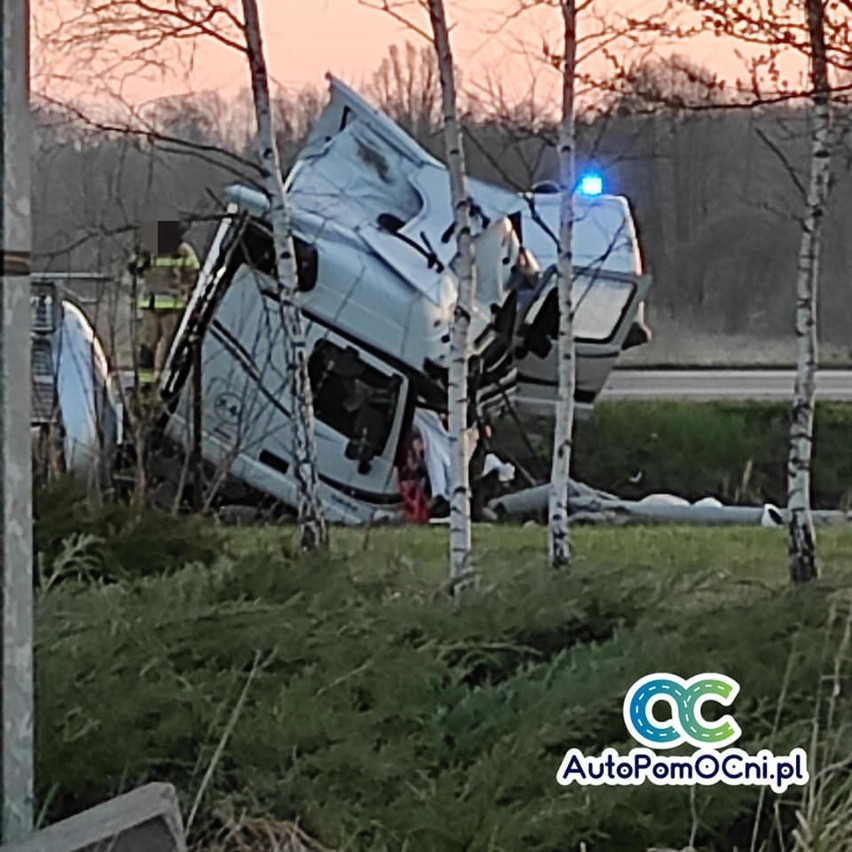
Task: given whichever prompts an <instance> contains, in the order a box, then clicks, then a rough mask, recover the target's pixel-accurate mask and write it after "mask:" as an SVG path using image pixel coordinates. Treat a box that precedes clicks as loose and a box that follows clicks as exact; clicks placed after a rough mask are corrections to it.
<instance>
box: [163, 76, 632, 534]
mask: <svg viewBox="0 0 852 852" xmlns="http://www.w3.org/2000/svg"><path fill="white" fill-rule="evenodd" d="M285 188H286V192H287V196H288V201H289V204H290V208H291V211H292V225H293V235H294V243H295V250H296V256H297V266H298V270H299V276H298V289H299V294H298V297H299V302H300V305H301V308H302V311H303V315H304V318H305V325H306V337H307V347H308V353H309V354H308V370H309V374H310V380H311V386H312V390H313V395H314V407H315V413H316V439H317V454H318V466H319V477H320V483H321V484H320V488H321V496H322V499H323V501H324V504H325V506H326V510H327V514H328V517H329V519H330V520H332V521H336V522H343V523H364V522H367V521H369V520H371V519H372V518H373V517H374V516H375V513H376V511H377V510H388V509H393V508H396V507H398V505H399V503H400V494H399V488H398V481H397V469H396V465H397V462H398V454H399V451H400V447H401V444H402V442H403V439H404V437H405V436H406V435H407V433H408V431H409V430H410V428H411V422H412V418H413V415H414V411H415V408H417V407H424V408H432V409H435V410H441V409H445V407H446V376H447V365H448V359H449V330H450V324H451V322H452V316H453V310H454V307H455V301H456V298H457V280H456V277H455V275H454V273H453V270H452V261H453V258H454V255H455V239H454V234H453V214H452V205H451V201H450V194H449V178H448V174H447V171H446V169H445V167H444V166H443V165H442V164H441V163H440V162H439V161H438V160H436V159H435V158H433V157H432V156H431V155H429V154H428V153H427V152H425V151H424V150H423V149H422V148H421V147H420V146H419V145H418V144H417V143H416V142H415V141H414V140H413V139H411V138H410V137H409V136H408V135H407V134H405V133H404V132H403V131H402V130H401V129H400V128H399V127H397V126H396V125H395V124H394V123H393V122H391V121H390V120H389V119H388V118H387V117H386V116H384V115H382V114H381V113H379V112H377V111H376V110H375V109H373V108H372V107H370V106H369V105H368V104H367V103H366V102H364V101H363V100H362V99H361V98H359V97H358V96H357V95H356V94H355V93H354V92H352V91H351V90H350V89H348V88H347V87H346V86H345V85H343V84H342V83H340V82H339V81H337V80H335V79H331V100H330V103H329V104H328V106H327V107H326V109H325V110H324V112H323V113H322V115H321V117H320V119H319V120H318V122H317V125H316V126H315V128H314V129H313V131H312V133H311V135H310V137H309V139H308V141H307V143H306V145H305V147H304V149H303V150H302V151H301V153H300V155H299V157H298V159H297V161H296V163H295V165H294V166H293V168H292V170H291V172H290V174H289V176H288V178H287V181H286V186H285ZM470 192H471V196H472V203H473V211H474V223H473V224H474V240H475V251H476V271H477V288H478V289H477V302H476V307H475V310H474V315H473V317H472V318H471V341H472V350H471V390H472V398H473V400H474V405H473V408H474V409H475V410H476V411H479V412H482V411H484V410H487V409H492V408H495V407H503V406H507V405H510V404H512V401H513V397H514V395H515V384H516V372H517V356H516V349H517V348H518V347H519V346H520V347H521V349H522V352H523V356H524V357H523V360H522V361H521V363H522V364H524V365H528V364H531V363H533V362H534V361H536V360H540V361H541V363H542V364H544V365H546V364H547V363H548V356H549V354H550V353H549V347H548V346H545V345H544V343H543V342H541V341H538V336H539V335H545V336H547V335H548V334H550V333H551V330H550V327H551V325H552V323H551V322H549V321H548V322H545V321H544V320H543V319H542V317H544V316H545V315H547V314H549V313H551V312H555V308H556V306H555V304H551V303H552V302H553V299H552V298H551V297H550V290H552V289H553V280H551V279H548V280H545V281H543V282H542V281H541V279H540V275H539V268H538V265H537V262H536V260H535V257H534V254H533V253H532V252H530V251H528V250H525V249H524V228H525V220H526V219H527V218H528V212H529V209H530V208H529V204H528V200H527V199H526V198H524V197H523V196H519V195H517V194H515V193H512V192H509V191H506V190H503V189H500V188H498V187H495V186H492V185H489V184H486V183H483V182H480V181H473V180H472V181H471V182H470ZM228 195H229V200H230V204H229V206H228V210H227V213H226V215H225V216H224V218H223V221H222V223H221V225H220V227H219V229H218V231H217V233H216V235H215V237H214V240H213V243H212V245H211V248H210V250H209V252H208V254H207V257H206V259H205V262H204V264H203V267H202V270H201V274H200V276H199V280H198V284H197V286H196V289H195V292H194V293H193V296H192V299H191V300H190V303H189V305H188V308H187V311H186V314H185V316H184V318H183V321H182V323H181V327H180V328H179V330H178V334H177V335H176V338H175V343H174V345H173V347H172V351H171V353H170V356H169V359H168V362H167V365H166V369H165V371H164V373H163V378H162V382H161V387H160V391H161V393H162V395H163V397H164V399H165V400H166V402H167V406H168V409H169V412H170V414H169V417H168V419H167V421H166V423H165V436H166V438H167V439H168V441H169V442H173V443H174V444H177V445H178V448H179V449H180V450H181V452H186V451H188V450H189V449H190V447H191V444H192V434H193V429H192V422H193V383H192V382H191V381H190V377H191V374H192V363H193V359H192V348H193V340H194V339H200V340H201V341H202V343H201V358H200V363H201V387H200V390H201V393H200V398H201V400H202V406H201V411H200V422H201V430H200V431H201V434H202V436H203V441H202V446H201V452H202V457H203V459H204V462H205V466H206V468H207V476H208V479H209V478H210V477H212V478H213V480H214V482H215V483H216V484H217V486H218V488H219V492H220V493H221V495H222V499H223V500H226V501H239V502H243V501H244V500H247V499H252V497H259V496H262V497H264V498H272V499H273V500H275V501H277V502H280V503H281V504H284V505H285V506H291V507H292V506H295V505H297V503H298V494H297V486H296V480H295V477H294V476H293V474H292V470H291V467H292V458H291V440H292V428H291V423H290V417H291V412H292V411H293V410H294V407H293V405H292V400H291V399H290V397H289V394H290V390H289V381H288V372H287V365H286V363H285V356H286V347H285V345H284V340H283V328H282V323H281V321H280V319H281V318H280V304H279V295H278V288H277V285H276V282H275V280H274V251H273V247H272V239H271V233H270V229H269V225H268V222H267V221H266V213H267V210H268V201H267V199H266V197H265V195H264V194H263V193H261V192H259V191H257V190H253V189H250V188H248V187H245V186H234V187H231V188H229V190H228ZM630 287H631V288H632V289H631V290H630V294H631V295H630V297H629V298H628V301H627V303H626V304H619V306H618V311H617V316H614V320H613V322H611V323H610V324H611V325H615V326H617V328H616V330H615V336H614V337H613V335H611V334H610V335H609V336H608V337H607V341H606V343H605V344H602V345H603V346H605V347H606V350H605V351H607V352H609V351H610V348H611V346H612V345H614V344H613V341H614V340H615V341H616V342H617V340H619V339H621V338H620V337H619V335H620V334H621V328H622V325H626V326H628V327H629V326H630V324H631V322H632V320H633V316H634V315H635V313H636V305H637V304H638V302H639V301H640V300H641V298H642V294H643V291H642V287H641V284H640V282H639V281H638V280H636V281H632V282H631V284H630ZM519 305H521V306H522V310H521V311H519ZM601 310H602V311H604V312H605V308H601ZM554 339H555V338H554ZM551 343H552V341H551ZM540 351H541V352H543V354H539V352H540ZM589 351H594V344H592V348H591V349H590V350H589ZM601 351H604V350H603V349H602V350H601ZM579 368H580V371H581V373H582V370H583V364H582V361H581V362H580V367H579ZM527 369H528V371H529V370H531V369H532V368H527ZM607 372H608V371H607ZM595 376H596V379H595V380H597V374H595ZM605 379H606V375H603V376H602V378H601V380H600V385H601V386H602V384H603V381H604V380H605ZM597 390H600V387H598V388H597ZM196 398H197V396H196Z"/></svg>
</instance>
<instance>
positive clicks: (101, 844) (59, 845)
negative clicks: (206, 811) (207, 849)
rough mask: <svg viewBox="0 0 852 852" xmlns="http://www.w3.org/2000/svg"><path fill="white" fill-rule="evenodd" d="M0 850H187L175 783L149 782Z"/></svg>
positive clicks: (93, 851) (142, 851)
mask: <svg viewBox="0 0 852 852" xmlns="http://www.w3.org/2000/svg"><path fill="white" fill-rule="evenodd" d="M0 852H186V838H185V836H184V830H183V820H182V819H181V815H180V809H179V808H178V803H177V797H176V795H175V788H174V787H173V786H172V785H171V784H146V785H145V786H143V787H137V788H136V789H135V790H132V791H131V792H130V793H125V794H124V795H122V796H116V798H114V799H110V800H109V801H108V802H104V803H103V804H101V805H97V806H96V807H94V808H90V809H89V810H87V811H83V812H82V813H79V814H75V815H74V816H72V817H69V818H68V819H65V820H62V822H57V823H54V824H53V825H51V826H48V827H47V828H45V829H43V830H41V831H37V832H36V833H35V834H33V835H32V836H30V837H29V838H27V839H26V840H23V841H20V842H18V843H13V844H11V845H7V846H2V847H0Z"/></svg>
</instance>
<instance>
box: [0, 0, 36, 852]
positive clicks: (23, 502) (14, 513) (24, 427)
mask: <svg viewBox="0 0 852 852" xmlns="http://www.w3.org/2000/svg"><path fill="white" fill-rule="evenodd" d="M0 3H2V6H0V8H2V31H3V35H2V48H0V49H2V62H0V66H2V78H0V87H2V95H3V112H2V119H0V121H2V124H0V174H2V181H3V206H2V211H3V212H2V214H0V258H2V278H0V490H2V493H0V502H1V503H2V522H0V537H2V570H3V582H2V590H3V592H2V594H3V676H2V707H3V839H4V841H6V842H14V841H18V840H21V839H22V838H24V837H26V836H27V835H28V834H29V833H30V832H31V831H32V826H33V611H32V610H33V577H32V564H33V563H32V560H33V554H32V467H31V465H32V456H31V450H30V441H31V438H30V414H31V411H30V409H31V400H30V396H31V385H30V322H31V319H30V240H31V231H30V152H31V148H32V132H31V124H30V111H29V0H0Z"/></svg>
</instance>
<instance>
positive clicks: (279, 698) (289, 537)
mask: <svg viewBox="0 0 852 852" xmlns="http://www.w3.org/2000/svg"><path fill="white" fill-rule="evenodd" d="M69 505H73V515H74V520H73V524H74V527H73V528H74V529H76V530H77V531H80V530H84V529H86V528H88V529H91V530H95V531H97V532H98V533H99V534H100V535H101V536H102V539H101V540H88V543H87V540H82V542H80V541H79V540H78V548H77V552H76V555H75V556H73V557H72V556H69V555H68V554H67V553H66V554H65V558H64V561H63V556H62V548H61V547H59V546H58V543H57V538H59V537H61V536H58V535H57V533H56V528H55V522H52V521H51V520H50V515H51V512H50V511H48V508H47V506H46V504H45V502H44V501H43V500H42V502H41V503H40V507H41V508H40V514H41V522H40V536H39V541H40V543H41V545H42V547H43V548H45V550H46V551H48V552H50V553H52V554H53V556H52V557H51V558H45V559H43V563H44V564H43V571H42V578H43V583H44V584H46V583H47V581H48V580H49V579H50V577H51V576H53V577H56V575H55V574H54V573H52V572H53V565H54V563H56V562H57V560H58V562H59V563H60V564H61V565H62V566H64V567H62V569H61V570H62V575H61V576H59V577H58V578H56V582H55V583H54V584H53V586H52V587H50V588H49V589H48V590H47V591H42V592H40V596H39V602H38V617H37V642H38V644H37V676H38V710H37V749H38V778H39V797H40V801H41V802H42V803H44V804H45V805H46V808H47V811H48V812H49V814H50V816H51V817H52V818H53V817H58V816H60V815H64V814H68V813H71V812H74V811H75V810H77V809H79V808H83V807H85V806H87V805H89V804H92V803H95V802H97V801H100V800H102V799H104V798H106V797H108V796H109V795H111V794H113V793H115V792H117V791H119V790H121V789H126V788H129V787H131V786H133V785H135V784H137V783H140V782H142V781H144V780H148V779H159V780H168V781H172V782H174V783H175V784H176V785H177V787H178V790H179V791H180V795H181V800H182V806H183V812H184V814H185V815H189V814H190V813H191V812H192V811H193V809H194V805H195V803H196V800H197V805H198V807H197V811H196V816H195V818H194V819H193V822H192V826H191V829H190V837H191V840H192V842H193V843H194V844H196V848H198V849H201V848H204V849H211V848H220V849H221V848H227V849H228V850H233V852H236V850H238V849H245V848H249V847H248V846H240V845H239V841H238V838H237V837H236V836H234V837H232V838H231V840H230V841H228V842H227V843H226V844H225V845H223V846H216V845H215V844H213V843H212V842H211V841H210V839H209V838H210V837H212V834H213V833H214V832H215V830H216V829H217V827H221V825H222V823H223V822H227V821H228V819H229V818H236V817H238V816H239V814H241V813H248V814H251V815H253V816H254V817H257V818H261V819H263V820H267V821H268V822H267V825H269V826H270V827H271V826H272V825H273V822H274V821H281V820H286V819H298V820H299V821H300V822H301V824H302V825H303V827H304V828H305V829H306V830H307V831H308V832H309V833H310V834H311V835H313V836H315V837H318V838H320V839H321V840H322V841H323V842H324V843H326V844H327V845H329V846H334V847H336V848H339V849H350V850H356V849H357V850H368V849H370V850H373V849H375V850H394V852H395V850H403V849H406V850H429V852H431V850H435V852H441V850H483V852H484V850H509V852H515V850H524V851H525V852H526V850H553V852H557V850H558V852H566V850H576V849H579V848H581V846H580V844H581V843H585V844H586V846H585V848H586V849H588V850H589V852H599V850H606V851H607V852H608V850H627V852H630V850H646V849H648V848H650V847H652V846H657V847H671V848H677V849H681V848H683V847H685V846H686V845H687V844H688V843H689V842H692V843H693V845H694V847H695V848H697V849H701V850H711V849H712V850H722V849H724V850H730V849H732V848H735V847H736V848H739V849H748V848H750V842H751V837H752V832H753V829H754V826H755V820H756V817H757V815H759V817H760V819H759V823H758V827H757V837H758V840H759V842H758V844H757V845H756V846H755V847H754V848H761V846H760V843H762V842H763V841H764V840H765V841H766V843H767V844H768V845H767V846H766V847H765V848H767V849H768V848H773V849H776V848H777V849H780V848H785V849H788V850H789V849H792V848H793V844H792V841H791V839H790V836H791V831H792V828H793V826H794V825H795V824H796V818H795V810H796V809H797V808H800V807H803V806H804V807H805V809H806V810H807V804H808V802H809V801H810V802H812V803H813V804H814V807H813V808H811V813H810V814H809V817H808V824H809V825H810V826H811V827H812V828H813V830H814V831H815V832H816V833H817V834H818V835H819V839H820V843H821V845H817V844H812V845H811V846H808V847H803V848H808V849H814V850H816V849H825V850H829V849H830V850H832V852H840V850H844V849H850V848H852V828H850V826H852V805H850V786H852V784H851V783H850V781H849V777H850V773H849V771H848V762H847V761H848V755H849V754H850V753H852V736H851V735H852V727H850V726H852V704H850V699H849V695H850V692H849V681H848V674H849V662H848V656H849V637H848V633H847V635H846V636H845V637H844V628H846V629H847V631H848V624H849V622H848V621H847V618H848V614H849V612H850V601H852V596H850V592H852V536H850V534H849V533H848V531H846V530H839V529H835V530H825V531H823V532H821V533H820V537H819V546H820V557H821V563H822V567H823V577H822V579H821V580H820V582H819V583H818V584H815V585H813V586H811V587H809V588H803V589H795V590H793V589H790V588H788V585H787V577H786V555H785V540H784V535H783V532H779V531H777V530H761V529H749V530H742V529H741V530H723V531H718V530H707V529H686V528H679V529H678V528H655V529H650V528H648V529H645V528H620V529H578V530H576V533H575V544H576V554H577V555H576V561H575V564H574V566H573V567H572V569H571V570H570V571H567V572H564V573H560V574H555V573H553V572H551V571H550V570H549V569H548V568H547V567H546V563H545V559H544V551H545V534H544V531H543V530H542V529H541V528H530V529H519V528H517V527H496V526H495V527H485V526H483V527H479V528H477V530H476V534H475V543H476V549H477V564H478V568H479V570H480V573H481V584H480V588H479V589H478V590H476V591H473V592H472V593H470V594H469V595H467V596H466V597H465V598H464V600H462V601H461V603H460V604H458V605H457V604H454V603H453V602H451V601H449V600H447V598H446V596H445V595H444V593H443V590H442V582H443V579H444V576H445V562H446V531H445V530H443V529H429V528H425V529H424V528H419V529H411V528H408V529H384V530H373V531H372V532H370V533H369V534H365V533H364V532H363V531H353V530H334V532H333V548H332V552H331V554H330V555H328V556H325V557H322V558H309V559H303V558H301V557H299V556H298V555H295V554H294V548H295V542H296V539H295V537H294V535H293V531H292V530H291V529H286V528H283V529H282V528H279V529H265V530H255V529H240V530H228V531H223V530H220V529H217V528H216V527H215V526H214V525H212V524H211V525H204V524H203V523H202V522H197V521H190V522H189V524H190V526H185V525H183V522H182V521H181V520H175V521H172V522H169V524H170V525H164V521H163V519H162V518H161V517H160V516H156V515H154V516H149V517H148V518H147V519H146V520H144V521H143V522H142V525H141V526H137V522H135V521H133V520H132V519H131V518H130V517H129V516H128V515H127V514H126V512H125V510H118V509H111V510H110V511H111V512H112V513H113V514H112V519H111V521H110V522H109V523H102V522H101V520H100V515H101V513H100V512H96V511H92V512H90V511H89V510H85V509H84V507H83V506H82V505H81V504H69V502H68V496H67V495H66V497H65V499H64V500H59V499H55V500H54V511H57V510H58V511H59V514H60V515H62V516H64V515H65V514H67V512H66V511H65V510H64V509H62V508H61V507H63V506H64V507H68V506H69ZM66 523H67V521H66ZM145 527H147V529H148V532H145V533H144V535H143V534H142V533H141V532H140V529H143V528H145ZM157 529H160V530H162V531H164V537H163V538H162V540H161V542H162V543H161V544H159V545H157V546H155V545H153V544H152V543H151V542H152V540H153V536H152V532H151V531H154V530H157ZM66 550H67V548H66ZM57 554H59V556H57ZM87 554H88V555H87ZM84 557H85V558H84ZM81 560H82V562H83V563H85V573H86V574H87V575H88V579H87V580H85V581H78V580H75V579H73V575H74V570H75V566H79V565H80V564H81ZM193 560H195V564H190V565H186V566H185V567H180V566H181V565H182V564H183V563H185V562H188V561H193ZM104 572H105V573H106V574H107V575H108V576H109V577H110V578H118V579H119V580H120V581H119V582H113V583H100V582H98V581H96V580H95V579H94V578H96V577H97V576H99V575H101V574H102V573H104ZM143 573H144V574H147V576H139V575H140V574H143ZM658 670H659V671H665V670H671V671H674V672H677V673H680V674H682V675H684V676H688V675H691V674H693V673H697V672H701V671H706V670H709V671H720V672H723V673H726V674H728V675H730V676H732V677H735V678H737V679H738V680H739V681H740V683H741V694H740V696H739V697H738V699H737V701H736V704H735V708H734V712H735V715H736V718H737V720H738V722H739V724H740V725H741V727H742V730H743V738H742V741H741V745H742V746H743V747H744V748H746V749H748V750H757V749H760V748H764V747H772V748H774V749H775V750H776V751H778V752H781V751H785V750H789V749H790V748H792V747H795V746H805V747H808V748H810V749H811V750H812V757H813V759H814V761H815V765H817V766H819V767H829V766H831V765H832V764H835V763H836V764H837V765H836V766H835V767H834V768H833V769H830V770H827V771H826V774H825V776H824V777H821V778H820V783H819V784H818V785H816V786H814V787H813V788H811V790H810V794H809V795H811V798H810V799H806V800H805V801H804V803H803V799H802V791H801V790H800V789H797V788H792V789H791V790H790V791H788V793H787V794H786V795H785V796H783V797H781V798H778V797H776V796H775V795H774V794H771V793H770V794H768V795H766V796H765V797H761V796H760V794H759V792H758V791H757V790H756V789H755V788H720V787H712V788H696V789H695V790H694V791H693V793H692V794H690V792H689V791H688V790H685V789H677V788H654V787H650V786H644V787H636V788H612V789H609V788H586V789H583V788H578V787H576V786H572V787H568V788H561V787H559V786H558V785H557V784H556V783H555V772H556V769H557V767H558V765H559V761H560V759H561V756H562V754H563V753H564V751H565V750H566V749H567V748H568V747H570V746H579V747H581V748H583V749H584V750H586V751H587V752H589V753H598V752H600V751H601V749H603V748H604V747H605V746H608V745H612V746H616V747H617V748H619V749H620V750H627V749H628V748H629V747H630V745H631V744H630V742H629V738H628V736H627V734H626V732H625V729H624V723H623V720H622V718H621V702H622V700H623V697H624V694H625V692H626V691H627V689H628V687H629V686H630V684H631V683H633V681H635V680H636V679H637V678H638V677H640V676H641V675H644V674H647V673H649V672H652V671H658ZM837 687H839V689H838V690H837V693H836V695H835V697H834V698H832V694H833V691H834V690H835V689H836V688H837ZM830 708H831V709H830ZM815 720H816V721H818V722H819V729H818V736H817V740H818V746H813V745H812V736H813V732H814V728H813V723H814V721H815ZM211 769H212V772H210V771H209V770H211ZM205 779H207V780H205ZM199 791H201V793H202V795H201V796H200V797H199ZM814 796H819V798H813V797H814ZM829 796H833V797H835V798H834V799H830V798H829ZM829 816H831V817H836V818H837V821H836V822H835V823H829V822H828V819H827V818H828V817H829ZM249 828H250V826H247V825H244V831H243V835H242V836H243V837H246V836H248V833H249ZM254 830H255V836H256V837H259V836H260V835H261V826H259V825H257V824H255V825H254ZM779 836H783V838H784V842H783V846H782V844H781V842H780V841H779V840H778V837H779ZM250 848H251V849H253V850H259V849H264V850H265V849H271V848H273V847H272V845H271V844H270V843H266V844H263V843H260V842H257V843H256V844H255V845H253V846H251V847H250Z"/></svg>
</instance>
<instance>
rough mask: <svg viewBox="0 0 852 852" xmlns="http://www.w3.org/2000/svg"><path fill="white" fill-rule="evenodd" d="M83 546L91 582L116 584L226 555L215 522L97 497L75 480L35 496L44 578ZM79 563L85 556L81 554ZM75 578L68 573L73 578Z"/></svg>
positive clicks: (40, 490) (35, 523)
mask: <svg viewBox="0 0 852 852" xmlns="http://www.w3.org/2000/svg"><path fill="white" fill-rule="evenodd" d="M81 543H82V544H83V545H85V546H84V550H85V558H86V560H87V562H86V566H85V567H86V570H85V571H84V572H83V573H84V575H85V577H86V578H87V579H94V578H96V577H99V578H101V579H103V580H107V581H115V580H118V579H120V578H123V577H139V576H143V575H146V574H159V573H161V572H163V571H170V570H174V569H176V568H178V567H180V566H183V565H186V564H188V563H191V562H204V563H208V562H211V561H212V560H213V559H215V558H216V556H217V555H218V554H219V553H220V552H221V548H222V540H221V533H220V531H219V530H218V528H217V527H216V525H215V524H213V523H212V522H211V521H209V520H207V519H205V518H202V517H200V516H194V515H172V514H170V513H168V512H164V511H162V510H160V509H157V508H155V507H153V506H143V507H141V508H135V507H133V506H131V505H129V504H128V503H126V502H121V501H118V500H112V499H108V498H102V499H96V498H93V497H89V496H88V495H87V494H86V491H85V488H84V487H83V486H82V485H80V484H79V483H78V482H77V481H75V480H74V479H72V478H70V477H67V478H61V479H57V480H55V481H54V482H52V483H50V484H49V485H46V486H43V487H42V488H38V489H36V490H35V492H34V494H33V549H34V550H35V552H36V554H37V557H38V558H39V559H40V560H41V563H40V564H41V571H40V572H38V573H39V574H40V575H41V576H42V578H44V577H45V576H47V577H51V576H55V574H56V571H57V569H56V568H55V565H56V563H57V560H59V562H60V563H62V562H63V561H64V555H67V552H68V549H69V547H70V548H71V552H72V553H73V552H75V551H74V548H75V547H77V548H79V546H80V545H81ZM77 557H78V559H79V557H80V554H79V553H78V554H77ZM73 574H74V572H73V570H72V571H68V576H72V575H73Z"/></svg>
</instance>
